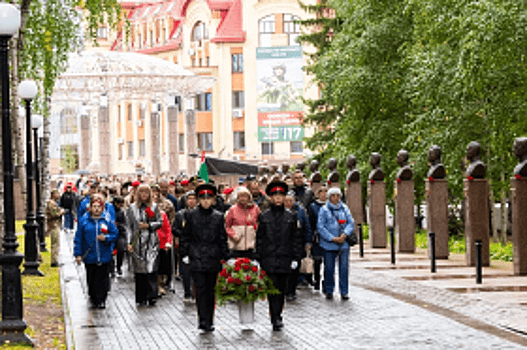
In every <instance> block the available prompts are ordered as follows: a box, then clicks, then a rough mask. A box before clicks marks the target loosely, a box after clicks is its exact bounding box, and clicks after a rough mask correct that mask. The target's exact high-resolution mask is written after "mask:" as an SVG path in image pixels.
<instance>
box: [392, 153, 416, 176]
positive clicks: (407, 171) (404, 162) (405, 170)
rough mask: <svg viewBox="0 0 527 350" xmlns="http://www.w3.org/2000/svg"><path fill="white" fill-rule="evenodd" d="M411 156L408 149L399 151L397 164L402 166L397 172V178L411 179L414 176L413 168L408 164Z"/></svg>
mask: <svg viewBox="0 0 527 350" xmlns="http://www.w3.org/2000/svg"><path fill="white" fill-rule="evenodd" d="M409 158H410V155H409V154H408V151H407V150H404V149H402V150H400V151H399V153H397V158H396V160H397V164H399V166H400V167H401V168H400V169H399V171H398V172H397V179H399V180H401V181H408V180H411V179H412V177H413V176H414V173H413V171H412V168H410V166H409V165H408V159H409Z"/></svg>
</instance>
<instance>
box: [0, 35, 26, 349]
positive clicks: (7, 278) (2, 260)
mask: <svg viewBox="0 0 527 350" xmlns="http://www.w3.org/2000/svg"><path fill="white" fill-rule="evenodd" d="M10 39H11V36H5V35H1V36H0V80H1V81H2V164H3V171H4V220H5V233H4V243H3V244H2V247H3V248H4V252H3V254H1V255H0V265H1V266H2V290H3V293H2V322H0V332H1V335H0V341H2V342H4V341H6V340H9V341H10V342H13V343H14V342H24V343H31V339H30V338H29V337H28V336H27V335H26V334H24V330H25V329H26V328H27V323H26V322H25V321H24V319H23V300H22V281H21V277H20V264H21V263H22V259H23V258H24V256H23V255H22V254H21V253H20V252H18V251H17V248H18V242H17V238H16V234H15V201H14V191H13V160H12V158H11V157H12V150H11V144H12V140H11V120H10V107H11V106H10V99H9V97H10V86H9V84H10V82H9V40H10Z"/></svg>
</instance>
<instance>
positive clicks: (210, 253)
mask: <svg viewBox="0 0 527 350" xmlns="http://www.w3.org/2000/svg"><path fill="white" fill-rule="evenodd" d="M183 220H184V221H185V225H184V228H183V230H182V233H181V237H180V250H179V253H180V254H181V256H182V257H185V256H188V257H189V258H190V270H191V271H200V272H219V271H221V269H222V265H221V263H220V260H227V259H228V258H229V246H228V244H227V232H226V230H225V218H224V217H223V214H222V213H220V212H219V211H217V210H214V209H212V208H210V209H203V208H202V207H201V206H198V207H197V208H195V209H192V210H190V211H186V212H185V213H184V218H183Z"/></svg>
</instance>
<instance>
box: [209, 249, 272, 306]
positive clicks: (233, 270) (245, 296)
mask: <svg viewBox="0 0 527 350" xmlns="http://www.w3.org/2000/svg"><path fill="white" fill-rule="evenodd" d="M222 264H223V270H222V271H221V272H220V275H219V277H218V283H217V284H216V302H217V303H218V306H223V305H225V304H226V303H227V302H228V301H238V300H240V301H243V302H246V303H248V302H252V301H256V300H258V299H261V300H265V298H266V297H267V295H269V294H280V292H279V291H278V289H276V288H275V287H274V285H273V281H272V280H271V279H270V278H269V276H267V275H266V273H265V271H264V270H262V269H260V268H259V267H258V266H256V265H255V264H253V263H252V262H251V260H249V258H237V259H236V260H235V262H234V265H230V264H227V263H226V262H225V261H222Z"/></svg>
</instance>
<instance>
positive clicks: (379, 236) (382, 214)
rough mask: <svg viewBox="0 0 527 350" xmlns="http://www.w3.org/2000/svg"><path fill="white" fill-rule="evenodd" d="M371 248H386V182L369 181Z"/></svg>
mask: <svg viewBox="0 0 527 350" xmlns="http://www.w3.org/2000/svg"><path fill="white" fill-rule="evenodd" d="M368 202H369V215H368V216H369V218H368V222H369V224H370V248H386V184H385V183H384V181H380V180H379V181H375V182H374V183H371V181H370V182H369V183H368Z"/></svg>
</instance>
